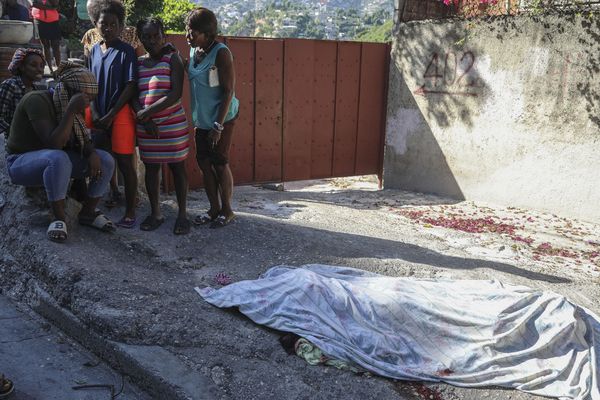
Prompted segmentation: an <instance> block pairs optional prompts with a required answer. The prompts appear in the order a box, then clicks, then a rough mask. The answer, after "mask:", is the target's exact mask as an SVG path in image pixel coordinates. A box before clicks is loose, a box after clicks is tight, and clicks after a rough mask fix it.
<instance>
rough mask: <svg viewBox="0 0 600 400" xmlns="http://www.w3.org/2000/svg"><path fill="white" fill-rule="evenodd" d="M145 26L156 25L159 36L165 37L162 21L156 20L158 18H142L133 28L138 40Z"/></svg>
mask: <svg viewBox="0 0 600 400" xmlns="http://www.w3.org/2000/svg"><path fill="white" fill-rule="evenodd" d="M146 25H156V26H157V27H158V30H159V32H160V34H161V35H163V36H165V35H166V34H165V25H164V24H163V22H162V19H160V18H158V17H147V18H142V19H140V20H139V21H138V22H137V25H136V26H135V31H136V35H137V37H138V39H141V38H142V29H143V28H144V27H145V26H146Z"/></svg>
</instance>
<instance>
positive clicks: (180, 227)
mask: <svg viewBox="0 0 600 400" xmlns="http://www.w3.org/2000/svg"><path fill="white" fill-rule="evenodd" d="M173 233H174V234H175V235H186V234H188V233H190V220H189V219H187V218H177V220H176V221H175V226H174V227H173Z"/></svg>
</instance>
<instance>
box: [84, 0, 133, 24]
mask: <svg viewBox="0 0 600 400" xmlns="http://www.w3.org/2000/svg"><path fill="white" fill-rule="evenodd" d="M87 9H88V14H89V16H90V19H91V20H92V22H93V23H94V25H96V23H98V20H99V19H100V14H112V15H115V16H116V17H117V18H118V19H119V22H120V23H121V25H125V6H124V5H123V3H122V2H121V1H120V0H94V1H92V2H91V3H90V4H89V6H88V8H87Z"/></svg>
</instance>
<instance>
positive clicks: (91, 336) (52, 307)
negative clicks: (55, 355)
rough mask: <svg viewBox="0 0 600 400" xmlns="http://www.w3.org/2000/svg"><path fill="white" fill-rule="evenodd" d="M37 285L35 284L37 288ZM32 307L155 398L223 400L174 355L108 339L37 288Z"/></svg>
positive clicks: (208, 382)
mask: <svg viewBox="0 0 600 400" xmlns="http://www.w3.org/2000/svg"><path fill="white" fill-rule="evenodd" d="M36 286H37V285H36ZM35 292H36V295H37V300H38V302H37V303H36V304H32V305H31V307H32V308H33V310H34V311H35V312H37V313H38V314H39V315H41V316H42V317H44V318H46V319H47V320H49V321H50V322H52V323H53V324H54V325H56V326H57V327H58V328H59V329H60V330H62V331H63V332H64V333H65V334H66V335H68V336H69V337H71V338H72V339H74V340H76V341H77V342H79V343H80V344H81V345H82V346H83V347H85V348H86V349H87V350H89V351H91V352H92V353H94V354H95V355H96V356H98V357H99V358H101V359H102V360H103V361H105V362H106V363H107V364H108V365H110V366H111V368H113V369H115V370H117V371H119V372H120V373H122V374H124V375H127V376H129V377H131V378H132V380H133V383H135V384H136V385H138V386H139V387H140V388H141V389H143V390H145V391H147V392H148V394H149V395H150V396H151V397H153V398H155V399H161V400H164V399H169V400H205V399H217V398H223V397H224V393H222V392H221V391H220V390H219V389H218V388H217V386H216V385H215V384H214V383H213V382H212V381H210V380H209V379H208V378H206V377H204V376H203V375H201V374H200V373H198V372H197V371H194V370H192V369H190V368H188V367H187V366H185V365H184V364H183V363H182V362H181V361H179V360H178V359H177V358H176V357H175V356H174V355H173V354H171V353H170V352H168V351H167V350H165V349H163V348H161V347H157V346H136V345H128V344H124V343H118V342H113V341H110V340H107V339H105V338H103V337H101V336H100V335H98V334H97V333H95V332H93V331H91V330H90V329H88V328H87V327H86V326H85V325H84V324H83V323H82V322H81V321H80V320H79V319H78V318H77V317H76V316H75V315H73V314H72V313H70V312H69V311H67V310H65V309H64V308H62V307H60V306H59V305H58V304H57V303H56V301H54V299H53V298H52V297H51V296H50V295H49V294H48V293H46V292H45V291H44V290H43V289H41V288H39V286H38V287H37V288H36V289H35Z"/></svg>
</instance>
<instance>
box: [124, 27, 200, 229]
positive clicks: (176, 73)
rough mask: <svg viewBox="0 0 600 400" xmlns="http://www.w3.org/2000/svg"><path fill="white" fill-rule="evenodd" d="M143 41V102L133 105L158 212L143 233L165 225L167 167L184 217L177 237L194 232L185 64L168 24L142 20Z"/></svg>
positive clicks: (140, 65) (150, 195) (148, 187)
mask: <svg viewBox="0 0 600 400" xmlns="http://www.w3.org/2000/svg"><path fill="white" fill-rule="evenodd" d="M137 33H138V36H139V38H140V40H141V42H142V44H143V45H144V48H145V49H146V51H147V52H148V55H147V56H144V57H140V58H139V59H138V75H139V80H138V99H136V100H134V101H133V102H132V104H133V108H134V110H135V111H136V113H137V114H136V116H137V121H138V125H137V137H138V145H139V148H140V156H141V158H142V161H143V162H144V165H145V166H146V177H145V180H146V191H147V192H148V198H149V200H150V207H151V209H152V213H151V214H150V215H149V216H148V217H146V219H145V220H144V221H143V222H142V223H141V225H140V229H142V230H144V231H152V230H154V229H156V228H158V227H159V226H160V225H161V224H162V223H163V221H164V217H163V216H162V214H161V212H160V206H159V202H158V199H159V182H160V166H161V164H162V163H167V164H168V165H169V168H170V169H171V172H173V177H174V180H175V193H176V195H177V205H178V206H179V214H178V216H177V220H176V221H175V227H174V228H173V233H175V234H176V235H183V234H186V233H189V231H190V221H189V219H188V217H187V211H186V208H187V206H186V200H187V190H188V182H187V174H186V171H185V165H184V160H185V159H186V158H187V155H188V151H189V148H188V139H189V135H188V123H187V118H186V116H185V112H184V110H183V107H182V105H181V94H182V90H183V73H184V72H183V71H184V68H183V62H182V61H181V57H179V54H177V50H175V48H174V47H173V46H172V45H171V44H168V43H165V32H164V27H163V23H162V21H161V20H160V19H158V18H149V19H142V20H141V21H139V22H138V24H137Z"/></svg>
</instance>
